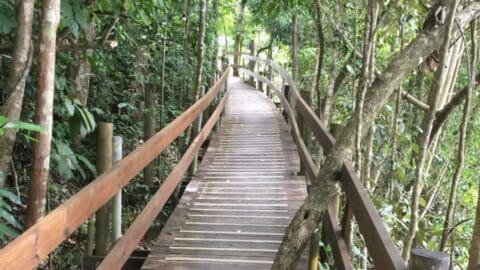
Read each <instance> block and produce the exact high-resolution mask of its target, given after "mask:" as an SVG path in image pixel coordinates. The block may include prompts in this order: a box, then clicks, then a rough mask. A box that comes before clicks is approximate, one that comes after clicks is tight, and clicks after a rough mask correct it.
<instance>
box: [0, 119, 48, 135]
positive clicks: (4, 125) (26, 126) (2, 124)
mask: <svg viewBox="0 0 480 270" xmlns="http://www.w3.org/2000/svg"><path fill="white" fill-rule="evenodd" d="M6 129H21V130H28V131H35V132H44V131H45V129H44V128H43V127H41V126H39V125H35V124H31V123H26V122H22V121H14V122H11V121H8V119H7V118H6V117H5V116H2V115H0V136H2V135H3V134H5V130H6Z"/></svg>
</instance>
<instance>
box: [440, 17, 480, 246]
mask: <svg viewBox="0 0 480 270" xmlns="http://www.w3.org/2000/svg"><path fill="white" fill-rule="evenodd" d="M471 31H472V38H471V40H472V47H471V50H470V55H471V59H470V63H469V64H470V78H469V84H468V87H467V97H466V99H465V104H464V105H463V116H462V122H461V123H460V127H459V129H460V133H459V136H458V137H459V139H458V140H459V141H458V153H457V164H456V167H455V173H454V175H453V179H452V183H451V186H450V193H449V197H448V206H447V213H446V214H445V220H444V223H443V231H442V238H441V241H440V246H439V248H438V249H439V251H443V250H444V249H445V246H446V245H447V242H448V239H449V236H450V232H451V226H452V223H453V221H454V220H453V213H454V212H455V206H456V203H457V198H456V196H457V187H458V183H459V182H460V179H461V176H462V172H463V167H464V164H465V151H466V143H465V142H466V139H467V128H468V120H469V118H470V110H471V101H472V91H473V88H474V86H475V68H476V63H477V40H476V38H477V35H476V25H475V23H474V24H472V27H471Z"/></svg>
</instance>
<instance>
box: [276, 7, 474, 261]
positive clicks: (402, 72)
mask: <svg viewBox="0 0 480 270" xmlns="http://www.w3.org/2000/svg"><path fill="white" fill-rule="evenodd" d="M478 16H480V3H473V4H470V6H468V7H466V8H465V9H464V10H462V11H461V12H460V14H459V15H458V16H457V17H456V20H457V22H458V25H459V26H460V27H462V28H463V27H464V26H465V25H466V24H468V23H470V21H472V20H474V19H476V18H477V17H478ZM446 30H447V29H446V27H445V26H439V27H436V28H434V29H431V30H426V31H423V32H421V33H420V34H419V35H418V36H417V37H416V38H415V39H414V40H413V41H412V42H411V43H410V44H409V45H408V46H407V47H406V48H405V49H404V50H402V51H401V52H399V53H398V54H397V55H396V57H394V58H393V59H392V60H391V62H390V63H389V64H388V66H387V67H386V68H385V70H384V71H383V72H382V74H381V75H380V76H378V77H377V78H376V79H375V80H374V82H373V83H372V85H371V86H370V87H369V89H368V90H367V93H366V94H365V103H364V107H363V117H362V126H363V127H364V129H363V130H364V131H365V129H367V128H369V127H370V126H371V125H372V124H373V122H374V120H375V118H376V116H377V115H378V113H379V111H380V109H381V108H382V107H383V105H384V104H385V102H386V101H387V100H388V98H389V97H390V95H391V93H392V92H393V91H394V90H395V88H396V87H397V86H398V85H399V84H400V83H401V81H402V80H403V79H404V78H405V76H406V75H407V74H409V73H410V72H411V71H412V70H413V69H414V68H415V67H417V66H418V61H419V59H425V58H426V57H427V56H429V55H430V54H431V53H432V51H433V50H434V49H436V48H437V46H438V44H440V43H441V41H442V37H443V36H444V35H445V32H446ZM358 121H359V119H358V117H357V115H356V112H355V113H354V114H353V115H352V116H351V117H350V119H349V120H347V124H346V126H345V128H344V129H343V130H342V133H341V134H340V137H339V139H338V141H337V144H336V145H335V147H334V148H333V149H332V150H331V152H330V153H329V154H328V156H327V159H326V161H325V162H324V165H323V167H322V168H321V170H320V172H319V174H318V177H317V179H316V180H315V181H314V182H313V183H312V190H311V191H310V193H309V194H308V196H307V198H306V199H305V202H304V203H303V205H302V206H301V207H300V209H299V210H298V211H297V213H296V214H295V216H294V218H293V219H292V221H291V223H290V225H289V226H288V228H287V229H286V233H285V235H284V238H283V241H282V243H281V245H280V247H279V251H278V253H277V255H276V257H275V261H274V264H273V266H272V269H294V268H295V265H296V261H297V259H298V258H299V257H300V256H301V254H302V252H303V249H304V247H305V245H306V243H307V242H308V240H309V239H310V236H311V234H312V233H313V231H314V230H315V229H316V228H317V224H319V222H320V220H321V218H322V217H323V213H324V211H325V207H326V205H327V204H328V203H329V202H330V201H331V199H332V198H334V197H335V194H336V186H337V175H338V172H339V170H340V168H341V166H342V165H343V163H344V162H346V161H348V160H349V159H350V158H351V147H352V144H353V139H354V134H355V129H356V126H357V122H358ZM352 135H353V136H352ZM362 135H363V134H362Z"/></svg>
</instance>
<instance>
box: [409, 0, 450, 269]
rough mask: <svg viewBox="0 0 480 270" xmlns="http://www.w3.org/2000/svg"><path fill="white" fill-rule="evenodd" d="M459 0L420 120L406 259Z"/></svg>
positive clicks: (415, 231) (413, 234) (441, 49)
mask: <svg viewBox="0 0 480 270" xmlns="http://www.w3.org/2000/svg"><path fill="white" fill-rule="evenodd" d="M458 4H459V1H458V0H455V1H452V2H451V3H450V5H449V10H450V11H449V14H448V18H447V27H446V28H447V30H446V31H445V33H444V37H443V40H442V42H441V48H440V62H439V67H440V68H438V69H437V71H436V73H435V79H434V81H433V84H432V87H431V89H430V92H429V94H428V95H429V96H428V101H429V102H428V104H429V106H430V108H429V110H428V111H427V113H426V115H425V116H424V120H423V121H422V130H423V133H422V134H421V136H420V137H419V141H418V145H419V146H420V149H421V150H420V153H419V156H418V158H417V161H416V168H415V179H414V183H413V187H412V191H411V200H410V222H409V225H408V232H407V235H406V236H405V240H404V242H403V249H402V257H403V258H404V259H405V260H406V261H408V260H409V259H410V250H411V248H412V245H413V241H414V239H415V235H416V233H417V230H418V207H419V200H420V195H421V192H422V189H423V182H424V179H425V173H426V164H427V162H426V161H427V154H428V150H429V141H430V138H431V137H430V135H431V131H432V127H433V122H434V120H435V112H436V109H437V106H438V103H439V101H440V96H441V90H442V86H444V85H445V83H444V82H445V80H446V77H447V72H448V66H449V64H448V62H447V58H448V49H449V45H450V40H451V36H452V30H453V26H454V20H455V13H456V10H457V7H458ZM446 68H447V69H446Z"/></svg>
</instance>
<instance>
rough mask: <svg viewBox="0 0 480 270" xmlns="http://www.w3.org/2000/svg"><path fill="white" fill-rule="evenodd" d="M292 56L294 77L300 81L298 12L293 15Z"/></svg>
mask: <svg viewBox="0 0 480 270" xmlns="http://www.w3.org/2000/svg"><path fill="white" fill-rule="evenodd" d="M290 49H291V51H292V52H291V56H292V79H293V81H295V82H297V81H298V19H297V14H296V13H295V14H293V15H292V44H290Z"/></svg>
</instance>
